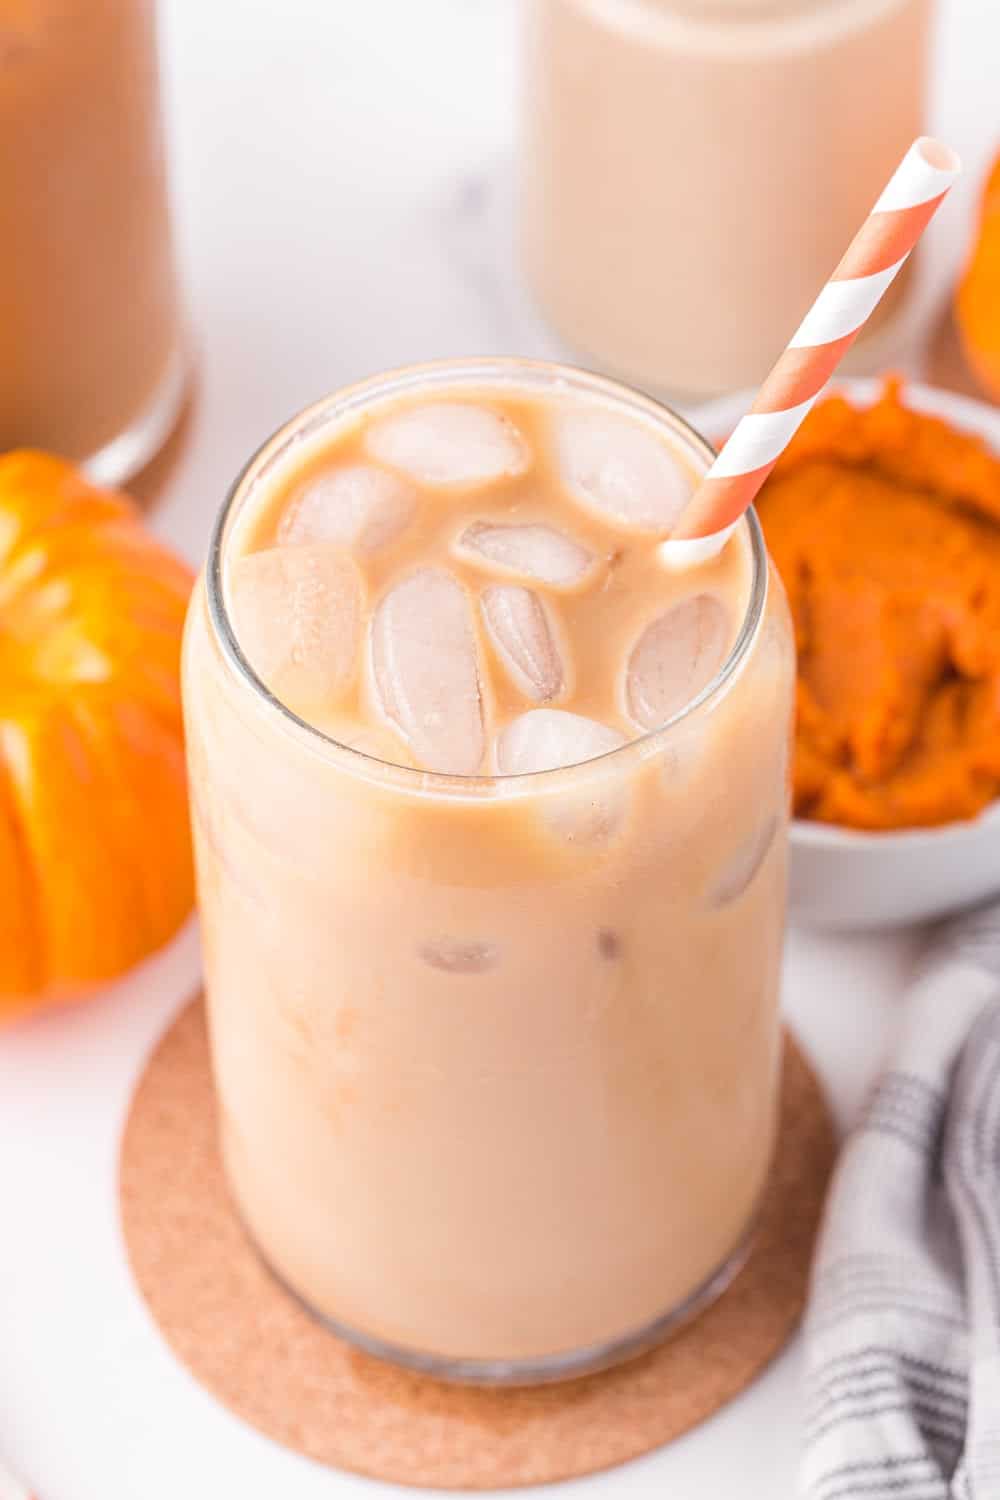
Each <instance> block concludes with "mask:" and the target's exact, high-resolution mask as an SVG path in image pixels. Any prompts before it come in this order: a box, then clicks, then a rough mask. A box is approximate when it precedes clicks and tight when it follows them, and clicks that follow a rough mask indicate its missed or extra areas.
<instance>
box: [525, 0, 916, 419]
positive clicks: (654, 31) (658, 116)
mask: <svg viewBox="0 0 1000 1500" xmlns="http://www.w3.org/2000/svg"><path fill="white" fill-rule="evenodd" d="M931 11H932V0H533V3H532V4H531V5H529V6H528V7H527V8H526V15H527V48H526V51H527V77H526V81H525V86H524V90H523V98H524V140H523V152H522V159H523V177H524V184H523V187H524V191H523V200H524V201H523V224H522V228H523V249H524V258H525V266H526V270H527V272H528V275H529V279H530V281H531V283H532V284H533V286H534V288H535V291H536V293H537V295H538V298H539V301H540V304H541V307H542V309H543V310H544V311H545V312H546V313H547V315H548V316H549V317H550V318H551V319H552V321H553V323H554V324H555V326H556V328H557V329H558V331H559V332H560V333H561V334H562V335H563V336H564V337H565V338H566V339H568V340H569V341H570V343H571V344H572V345H573V346H574V347H576V348H578V349H580V350H582V351H584V352H585V353H586V354H587V356H588V357H589V358H590V359H591V360H593V361H596V362H597V363H598V364H601V365H603V366H604V367H605V368H607V369H609V370H611V371H613V372H614V373H616V374H619V375H623V376H625V377H627V378H629V379H632V380H635V381H638V382H641V383H643V384H644V385H646V386H648V387H650V388H651V389H654V390H660V391H662V390H672V391H679V392H687V393H690V394H692V395H708V394H712V393H716V392H719V391H723V390H726V389H729V388H733V387H737V386H744V385H756V384H758V383H759V382H760V380H761V379H762V378H763V376H764V374H765V373H766V371H767V370H768V369H769V368H770V366H771V364H772V363H773V361H774V360H775V358H776V357H777V355H778V354H779V352H780V351H781V348H782V346H783V343H784V341H785V340H786V339H787V338H788V337H789V336H790V334H791V333H792V332H793V331H794V329H795V328H796V327H797V325H798V323H799V320H800V319H801V318H802V317H803V315H804V314H805V312H806V310H807V309H808V307H809V305H810V303H811V302H812V299H813V297H814V296H815V294H816V289H817V288H818V287H820V286H822V284H823V283H824V282H825V281H826V279H827V277H828V276H829V275H830V273H831V271H832V270H833V268H834V267H835V265H836V264H837V262H838V260H839V259H840V256H841V254H842V252H843V250H844V249H845V247H846V245H847V243H848V241H849V240H850V238H851V236H852V235H853V234H854V231H855V230H856V228H857V226H858V224H859V223H861V221H862V220H863V219H864V217H865V215H866V214H867V213H868V212H869V210H870V209H871V206H872V204H873V203H874V202H875V200H876V198H877V197H878V194H879V192H880V191H881V189H882V187H883V185H884V183H885V181H886V179H887V178H888V177H889V174H890V173H891V172H892V170H893V169H894V168H895V166H896V164H897V162H898V161H899V159H900V157H901V156H902V154H903V152H904V151H905V150H906V148H907V146H909V144H910V143H911V141H912V140H913V139H914V137H915V136H918V135H919V134H920V133H921V130H922V127H923V117H924V92H925V88H924V84H925V73H926V59H927V50H928V33H929V24H930V19H931ZM900 295H905V282H904V281H903V280H900V281H899V282H898V283H897V286H896V287H895V288H894V290H893V293H892V294H891V296H890V298H888V299H887V300H886V302H885V303H883V305H882V307H881V308H880V309H879V314H878V316H877V317H876V318H874V319H872V320H871V321H870V323H869V325H868V327H867V329H866V330H865V334H864V338H865V339H868V340H869V341H870V346H871V348H872V349H873V350H874V349H875V347H876V341H877V329H878V326H879V322H880V321H881V320H882V319H884V318H885V317H886V316H887V315H888V314H889V313H891V311H892V308H893V306H894V305H896V302H897V298H898V296H900ZM864 353H865V351H864V347H863V346H861V347H859V350H858V351H857V357H858V358H860V359H861V361H862V363H863V362H864Z"/></svg>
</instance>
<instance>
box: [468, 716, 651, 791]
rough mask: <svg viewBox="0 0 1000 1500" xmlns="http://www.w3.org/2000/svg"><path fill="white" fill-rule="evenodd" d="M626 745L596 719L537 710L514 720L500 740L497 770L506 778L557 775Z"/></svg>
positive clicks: (498, 740)
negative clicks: (561, 769)
mask: <svg viewBox="0 0 1000 1500" xmlns="http://www.w3.org/2000/svg"><path fill="white" fill-rule="evenodd" d="M624 743H625V736H624V735H623V734H619V733H618V730H617V729H610V728H609V727H608V725H607V724H599V723H598V722H597V720H596V719H585V718H584V717H583V715H582V714H571V713H567V712H566V710H565V709H561V708H533V709H530V710H529V711H528V712H527V713H526V714H519V715H518V717H517V718H516V719H513V720H511V722H510V723H509V724H508V725H507V727H506V729H504V730H502V731H501V733H500V734H499V736H498V737H497V746H496V761H497V770H498V771H499V772H500V773H501V775H503V776H519V775H521V774H522V773H523V772H526V771H554V770H555V769H556V767H557V766H575V765H578V764H579V763H580V762H581V761H584V760H593V759H594V757H595V756H598V755H605V754H606V753H607V752H608V751H609V750H617V749H618V746H619V745H624Z"/></svg>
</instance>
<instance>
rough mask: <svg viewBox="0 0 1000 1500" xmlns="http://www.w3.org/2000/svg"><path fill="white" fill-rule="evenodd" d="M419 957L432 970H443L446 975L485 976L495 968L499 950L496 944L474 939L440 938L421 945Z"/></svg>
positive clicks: (498, 959)
mask: <svg viewBox="0 0 1000 1500" xmlns="http://www.w3.org/2000/svg"><path fill="white" fill-rule="evenodd" d="M420 957H421V958H422V959H423V961H424V963H425V964H430V966H431V968H432V969H443V970H444V972H445V973H446V974H485V973H486V971H487V970H488V969H495V968H496V966H497V964H498V963H499V961H500V950H499V948H498V947H497V945H496V943H484V942H480V941H479V940H478V939H476V938H453V937H440V938H434V939H433V940H432V941H431V942H429V943H422V944H421V945H420Z"/></svg>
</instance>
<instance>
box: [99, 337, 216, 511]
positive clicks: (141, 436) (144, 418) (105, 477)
mask: <svg viewBox="0 0 1000 1500" xmlns="http://www.w3.org/2000/svg"><path fill="white" fill-rule="evenodd" d="M189 373H190V362H189V360H188V357H187V352H186V350H184V349H182V348H181V349H178V350H177V351H176V352H175V353H174V354H173V355H172V357H171V360H170V363H169V364H168V366H167V369H166V373H165V375H164V376H163V379H162V380H161V381H160V383H159V385H158V386H157V388H156V390H155V391H154V392H153V395H152V398H151V399H150V400H149V401H148V402H147V403H146V405H145V406H144V407H143V409H142V411H141V412H140V413H139V415H138V416H137V417H136V419H135V421H134V422H132V423H130V425H129V426H128V427H126V429H125V431H124V432H120V433H119V434H118V436H117V437H114V438H112V439H111V441H110V443H105V445H104V447H103V448H98V450H97V452H96V453H92V454H91V455H90V456H89V458H85V459H83V460H82V462H81V464H80V467H81V469H82V470H83V472H84V473H85V474H86V476H87V478H88V479H89V480H90V481H91V483H92V484H97V485H107V486H108V487H110V488H114V487H116V486H118V485H121V484H124V482H125V481H126V480H128V479H131V478H132V477H133V475H135V474H138V473H139V471H140V469H144V468H145V467H146V465H147V464H148V463H149V462H150V461H151V460H152V459H153V458H155V457H156V455H157V453H159V451H160V449H161V448H162V447H163V445H164V443H165V442H166V441H167V438H168V437H169V436H170V434H171V433H172V432H173V430H174V428H175V427H176V425H177V421H178V418H179V417H180V414H181V410H182V408H183V406H184V398H185V396H186V395H187V389H188V376H189Z"/></svg>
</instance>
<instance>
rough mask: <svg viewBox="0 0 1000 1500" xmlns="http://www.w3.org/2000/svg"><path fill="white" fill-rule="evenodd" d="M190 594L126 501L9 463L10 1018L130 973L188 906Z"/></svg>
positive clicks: (55, 464)
mask: <svg viewBox="0 0 1000 1500" xmlns="http://www.w3.org/2000/svg"><path fill="white" fill-rule="evenodd" d="M190 589H191V572H190V570H189V569H188V568H187V567H186V566H185V564H183V563H182V562H180V561H179V560H178V559H177V558H175V557H173V556H172V555H171V554H170V553H169V552H167V551H166V550H165V549H164V548H163V547H162V546H160V545H159V544H158V543H157V542H156V541H154V540H153V538H152V537H151V536H150V535H149V534H148V533H147V532H146V531H145V530H144V528H143V525H142V520H141V517H140V514H139V512H138V510H137V509H136V507H135V506H134V505H133V504H132V502H131V501H130V500H128V499H126V498H125V496H123V495H118V494H113V493H111V492H110V491H107V490H99V489H95V488H94V487H93V486H91V485H89V484H88V483H87V482H86V481H85V480H84V479H83V478H82V477H81V475H80V474H79V473H78V472H77V470H76V469H74V468H73V467H72V465H71V464H68V463H64V462H63V461H62V460H61V459H57V458H51V457H49V456H48V455H46V454H42V453H33V452H16V453H8V454H3V455H0V1020H3V1019H6V1018H8V1017H10V1016H12V1015H14V1014H17V1013H18V1012H22V1011H26V1010H31V1009H34V1008H36V1007H38V1006H40V1005H42V1004H47V1003H50V1002H55V1001H61V1000H69V999H75V998H78V997H80V996H81V995H82V994H85V993H86V991H87V990H88V989H90V988H92V987H93V986H94V985H97V984H100V983H101V982H103V981H105V980H109V979H112V978H114V977H115V976H116V975H118V974H121V973H122V972H124V970H126V969H128V968H129V967H130V966H131V965H132V964H134V963H135V962H136V961H137V960H139V959H141V958H143V957H145V956H146V955H147V954H148V953H151V952H152V951H153V950H154V949H155V948H158V947H159V946H160V945H161V944H162V943H163V942H165V941H166V939H167V938H168V937H170V935H171V934H172V933H173V932H174V931H175V930H176V929H177V927H178V926H179V925H180V923H181V922H182V921H183V920H184V918H185V916H186V915H187V913H188V912H189V911H190V909H191V905H192V900H193V878H192V867H191V848H190V832H189V827H188V811H187V792H186V783H185V774H184V754H183V744H182V729H181V708H180V688H179V678H178V671H179V658H180V643H181V629H182V626H183V622H184V613H185V608H186V605H187V599H188V594H189V592H190Z"/></svg>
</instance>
